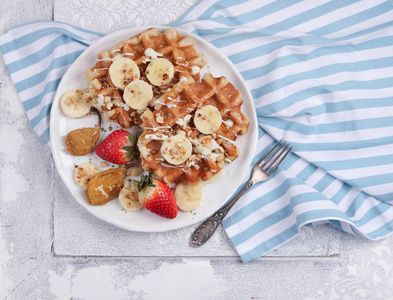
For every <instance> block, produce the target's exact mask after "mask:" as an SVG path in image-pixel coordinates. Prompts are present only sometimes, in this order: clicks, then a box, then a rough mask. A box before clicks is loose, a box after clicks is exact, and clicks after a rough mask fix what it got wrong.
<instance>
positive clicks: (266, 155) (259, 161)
mask: <svg viewBox="0 0 393 300" xmlns="http://www.w3.org/2000/svg"><path fill="white" fill-rule="evenodd" d="M282 140H283V139H281V140H279V141H278V142H277V144H275V145H274V147H273V148H272V149H270V150H269V152H268V153H266V154H265V155H264V156H263V157H262V158H261V159H260V160H258V162H257V163H256V164H255V165H259V164H260V163H261V162H262V161H263V160H264V159H265V158H266V157H268V155H269V154H270V153H272V151H273V150H274V149H275V148H276V147H277V146H278V145H279V144H280V143H281V142H282Z"/></svg>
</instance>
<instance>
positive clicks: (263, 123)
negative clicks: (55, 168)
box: [0, 0, 393, 262]
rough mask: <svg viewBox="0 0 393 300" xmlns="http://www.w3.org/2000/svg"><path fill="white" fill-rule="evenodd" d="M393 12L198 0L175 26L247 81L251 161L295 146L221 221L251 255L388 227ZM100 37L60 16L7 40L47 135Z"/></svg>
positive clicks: (277, 0)
mask: <svg viewBox="0 0 393 300" xmlns="http://www.w3.org/2000/svg"><path fill="white" fill-rule="evenodd" d="M392 20H393V6H392V3H391V1H386V0H383V1H382V0H374V1H355V0H345V1H342V0H321V1H311V0H306V1H300V0H266V1H259V0H248V1H246V0H231V1H224V0H216V1H208V0H202V1H200V2H198V3H197V4H196V5H195V6H194V7H192V8H191V9H190V10H189V11H188V12H186V13H185V14H184V15H183V16H182V17H181V18H180V19H179V20H178V21H176V22H175V23H173V24H170V25H171V26H175V27H179V28H182V29H185V30H187V31H189V32H192V33H194V34H196V35H199V36H200V37H202V38H203V39H205V40H207V41H209V42H210V43H212V44H213V45H214V46H216V47H217V48H219V49H220V51H221V52H223V53H224V54H225V55H226V56H228V57H229V59H230V60H231V61H232V62H233V63H234V65H235V67H236V68H237V69H238V70H239V71H240V73H241V75H242V76H243V78H244V79H245V81H246V83H247V86H248V88H249V89H250V91H251V93H252V96H253V99H254V105H255V108H256V113H257V117H258V124H259V136H258V142H257V151H256V153H255V157H254V162H256V161H257V160H258V159H259V158H260V157H261V156H262V155H263V154H264V153H266V151H267V149H269V148H270V147H272V145H273V144H274V143H275V141H276V140H279V139H281V138H284V139H286V140H287V141H289V142H290V143H291V145H293V153H292V154H291V155H289V156H288V158H287V159H286V160H285V161H284V162H283V164H282V165H281V166H280V168H279V169H278V171H277V172H276V173H275V174H274V175H273V176H272V177H271V178H270V179H269V180H268V181H266V182H264V183H262V184H259V185H256V186H254V187H253V188H252V189H251V190H250V191H249V192H248V193H247V194H246V195H244V196H243V198H242V199H241V201H239V202H238V203H237V204H236V205H235V206H234V208H233V209H232V210H231V211H230V213H229V214H228V216H227V217H226V219H225V220H224V222H223V225H224V228H225V230H226V233H227V234H228V236H229V238H230V240H231V241H232V243H233V245H234V246H235V248H236V250H237V252H238V253H239V255H240V256H241V258H242V260H243V261H244V262H249V261H252V260H253V259H255V258H258V257H260V256H261V255H264V254H266V253H268V252H269V251H272V250H273V249H275V248H277V247H279V246H281V245H283V244H284V243H286V242H288V241H290V240H291V239H292V238H294V237H295V236H296V235H297V234H298V233H299V230H300V228H301V227H302V226H304V225H306V224H320V223H324V222H329V223H331V224H332V225H333V226H335V227H337V228H339V229H340V230H343V231H345V232H349V233H352V234H357V235H360V236H363V237H365V238H368V239H372V240H377V239H381V238H384V237H386V236H388V235H390V234H391V233H392V231H393V208H392V206H391V205H392V204H393V21H392ZM101 36H102V35H101V34H99V33H94V32H89V31H86V30H83V29H80V28H75V27H72V26H70V25H67V24H62V23H57V22H39V23H32V24H27V25H23V26H20V27H17V28H15V29H13V30H11V31H10V32H8V33H7V34H5V35H4V36H2V38H1V40H0V43H1V45H0V50H1V52H2V54H3V57H4V59H5V61H6V64H7V67H8V69H9V72H10V74H11V77H12V79H13V81H14V83H15V86H16V88H17V91H18V93H19V95H20V98H21V100H22V103H23V105H24V107H25V109H26V113H27V116H28V118H29V120H30V122H31V125H32V127H33V129H34V131H35V132H36V133H37V134H38V135H39V136H40V137H41V138H42V139H43V141H44V142H45V143H48V142H49V134H48V132H49V121H48V118H49V111H50V106H51V102H52V99H53V95H54V92H55V91H56V87H57V85H58V83H59V81H60V79H61V77H62V75H63V74H64V72H65V71H66V70H67V68H68V67H69V65H70V64H72V62H73V61H74V60H75V58H76V57H77V56H78V55H79V54H80V53H81V52H82V51H83V50H84V49H86V47H87V46H88V45H90V44H91V43H92V42H93V41H94V40H96V39H98V38H99V37H101ZM245 179H246V178H245Z"/></svg>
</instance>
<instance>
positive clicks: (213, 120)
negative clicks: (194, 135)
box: [194, 105, 222, 134]
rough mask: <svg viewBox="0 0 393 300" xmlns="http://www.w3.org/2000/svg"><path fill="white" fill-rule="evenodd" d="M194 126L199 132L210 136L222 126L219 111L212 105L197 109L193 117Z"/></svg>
mask: <svg viewBox="0 0 393 300" xmlns="http://www.w3.org/2000/svg"><path fill="white" fill-rule="evenodd" d="M194 124H195V126H196V128H197V129H198V130H199V131H200V132H202V133H204V134H212V133H214V132H216V131H217V130H218V129H219V128H220V126H221V124H222V118H221V114H220V111H219V110H218V109H217V107H215V106H213V105H207V106H203V107H201V108H198V109H197V110H196V112H195V115H194Z"/></svg>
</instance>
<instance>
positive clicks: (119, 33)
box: [49, 25, 258, 233]
mask: <svg viewBox="0 0 393 300" xmlns="http://www.w3.org/2000/svg"><path fill="white" fill-rule="evenodd" d="M171 27H173V26H164V25H156V26H151V25H150V26H149V25H144V26H136V27H131V28H126V29H122V30H119V31H116V32H113V33H110V34H107V35H105V36H103V37H101V38H98V39H97V40H95V41H94V42H93V43H92V44H91V45H90V46H89V47H88V48H86V49H85V50H84V51H83V52H82V53H81V55H80V56H79V57H78V58H77V59H76V60H75V61H74V62H73V63H72V64H71V65H70V66H69V68H68V69H67V71H66V72H65V73H64V75H63V76H62V79H61V80H60V82H59V85H58V87H57V89H56V93H55V95H54V98H53V103H52V109H51V112H50V124H49V126H50V127H49V128H54V127H55V126H54V122H55V118H54V115H55V111H56V109H53V108H54V107H55V105H57V106H59V105H60V103H59V101H60V96H59V93H60V91H59V87H61V85H62V83H63V82H64V81H63V79H64V78H65V77H66V75H67V73H68V72H69V71H70V69H71V67H72V66H74V65H76V64H77V63H78V62H79V61H81V60H83V59H84V58H85V56H88V55H89V52H91V51H92V50H91V49H92V48H93V47H94V46H95V45H96V44H97V43H104V42H106V40H112V39H114V38H115V37H117V36H119V37H120V36H122V35H124V34H128V33H130V34H128V35H129V37H132V36H134V35H136V34H138V33H141V32H143V31H144V30H147V29H149V28H157V29H159V30H160V31H163V30H166V29H168V28H171ZM173 28H175V29H176V30H177V31H178V32H179V33H180V34H181V35H188V36H191V37H192V38H194V39H195V40H197V41H198V42H199V43H201V44H202V45H203V47H207V48H210V50H212V51H213V52H214V53H215V54H216V55H218V56H219V57H220V58H221V59H223V60H224V61H225V63H226V64H227V65H228V66H229V67H230V68H231V70H232V72H233V73H234V75H235V76H236V78H237V79H238V80H239V81H240V82H241V84H242V85H243V86H244V91H245V92H246V93H247V97H245V95H244V94H243V92H244V91H242V97H243V99H244V98H247V99H249V100H250V103H249V105H250V106H251V110H252V111H253V113H252V114H251V115H247V118H248V119H249V121H250V125H252V126H253V127H254V128H251V126H250V127H249V131H248V133H247V135H248V134H250V135H251V134H253V136H251V138H250V140H251V142H252V144H251V145H248V146H249V147H250V151H251V153H252V154H251V155H250V156H249V158H248V160H247V161H246V163H247V164H248V167H250V165H251V162H252V159H253V157H254V155H255V149H256V144H257V141H258V122H257V116H256V110H255V106H254V102H253V101H252V99H253V98H252V95H251V92H250V90H249V88H248V86H247V84H246V82H245V80H244V78H243V77H242V76H241V74H240V72H239V71H238V70H237V68H236V67H235V65H234V64H233V63H232V62H231V61H230V60H229V58H228V57H227V56H226V55H225V54H223V53H222V52H221V51H220V50H219V49H218V48H216V47H215V46H214V45H213V44H211V43H210V42H208V41H206V40H204V39H203V38H201V37H199V36H197V35H195V34H194V33H192V32H189V31H187V30H184V29H182V28H180V27H173ZM136 32H137V33H136ZM123 40H124V39H119V40H118V41H117V43H118V42H121V41H123ZM114 45H115V44H113V46H114ZM101 50H105V49H101ZM101 50H99V51H101ZM208 65H209V63H208ZM222 76H225V75H222ZM236 88H237V89H238V87H236ZM250 129H252V130H250ZM250 131H252V132H250ZM50 144H51V152H52V156H53V159H54V161H55V166H56V170H57V173H58V174H59V176H60V177H61V179H62V181H63V183H64V185H65V186H66V187H67V189H68V191H69V192H70V194H71V195H72V198H73V201H76V202H77V203H78V204H79V205H81V206H82V207H83V208H84V209H86V210H87V211H88V212H89V214H91V215H93V216H94V217H96V218H98V219H100V220H101V221H104V222H106V223H108V224H111V225H114V226H116V227H118V228H122V229H124V230H127V231H131V232H150V233H154V232H168V231H172V230H176V229H181V228H184V227H187V226H191V225H195V224H196V223H198V222H200V221H203V220H205V219H207V218H208V217H209V216H210V215H205V216H203V217H202V218H198V219H197V220H193V221H192V222H191V223H189V224H185V225H180V226H174V227H172V228H166V227H164V228H160V226H158V228H156V229H155V230H151V229H150V230H149V229H146V230H143V229H134V228H130V227H129V226H126V225H125V224H123V223H121V222H116V221H117V220H113V219H106V218H104V217H102V216H101V215H100V214H97V213H95V212H94V210H93V209H89V206H90V205H89V204H86V203H82V202H81V201H79V200H78V199H77V197H75V196H74V195H73V192H72V191H71V189H70V187H69V186H68V184H66V182H67V181H68V179H66V175H65V174H64V173H63V172H62V170H61V169H60V158H59V155H58V154H56V153H59V151H60V150H59V149H58V148H57V145H56V143H55V132H54V130H50ZM55 150H57V152H55ZM246 175H247V172H244V174H242V178H241V180H244V178H245V176H246ZM241 182H242V181H240V185H239V186H237V187H236V188H235V189H234V190H233V192H232V193H231V194H230V196H229V197H228V198H225V201H223V202H222V203H220V205H219V206H217V210H218V209H219V208H220V207H222V206H223V205H224V204H225V203H226V202H228V201H229V200H230V199H231V198H232V197H233V194H234V193H235V192H236V190H237V189H238V188H239V187H240V186H241ZM213 213H214V211H212V212H211V214H213ZM129 224H131V223H129Z"/></svg>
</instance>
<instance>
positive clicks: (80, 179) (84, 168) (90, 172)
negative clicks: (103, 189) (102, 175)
mask: <svg viewBox="0 0 393 300" xmlns="http://www.w3.org/2000/svg"><path fill="white" fill-rule="evenodd" d="M97 173H98V168H97V167H96V166H95V165H93V164H92V163H84V164H81V165H79V166H78V167H77V168H76V170H75V181H76V182H77V183H78V184H79V185H80V186H83V187H86V186H87V184H88V182H89V181H90V179H92V178H93V176H94V175H96V174H97Z"/></svg>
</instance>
